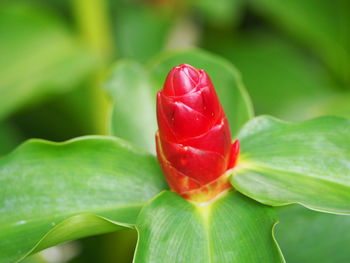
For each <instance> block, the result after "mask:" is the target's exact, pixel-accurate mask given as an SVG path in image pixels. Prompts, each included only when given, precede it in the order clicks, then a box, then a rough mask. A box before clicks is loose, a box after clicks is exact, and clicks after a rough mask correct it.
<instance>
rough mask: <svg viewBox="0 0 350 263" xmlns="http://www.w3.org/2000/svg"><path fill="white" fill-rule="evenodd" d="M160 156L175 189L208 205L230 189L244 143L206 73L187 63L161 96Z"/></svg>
mask: <svg viewBox="0 0 350 263" xmlns="http://www.w3.org/2000/svg"><path fill="white" fill-rule="evenodd" d="M157 118H158V127H159V131H158V132H157V133H156V144H157V156H158V160H159V162H160V164H161V167H162V169H163V172H164V174H165V178H166V180H167V182H168V184H169V186H170V188H171V189H172V190H173V191H174V192H176V193H178V194H180V195H182V196H183V197H185V198H187V199H190V200H193V201H198V202H204V201H209V200H211V199H212V198H214V197H215V196H216V195H217V194H219V193H221V192H223V191H224V190H226V189H228V188H231V185H230V182H229V178H228V177H227V176H226V175H225V172H226V171H227V170H228V169H231V168H233V167H234V165H235V162H236V159H237V156H238V153H239V142H238V141H236V142H234V143H233V144H231V132H230V127H229V124H228V121H227V118H226V115H225V112H224V110H223V108H222V106H221V103H220V101H219V99H218V96H217V95H216V92H215V89H214V86H213V84H212V82H211V80H210V78H209V76H208V75H207V73H206V72H205V71H204V70H197V69H196V68H194V67H192V66H190V65H186V64H182V65H180V66H178V67H175V68H173V69H172V70H171V71H170V73H169V74H168V76H167V78H166V81H165V84H164V88H163V89H162V90H160V91H159V92H158V94H157Z"/></svg>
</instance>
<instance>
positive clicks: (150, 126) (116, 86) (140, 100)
mask: <svg viewBox="0 0 350 263" xmlns="http://www.w3.org/2000/svg"><path fill="white" fill-rule="evenodd" d="M181 63H188V64H191V65H193V66H195V67H197V68H202V69H204V70H206V71H207V72H208V74H209V76H210V77H211V79H212V81H213V83H214V86H215V89H216V91H217V93H218V96H219V98H220V100H221V103H222V105H223V107H224V109H225V112H226V115H227V118H228V120H229V122H230V127H231V132H232V135H236V134H237V132H238V131H239V129H240V128H241V127H242V126H243V124H244V123H246V122H247V121H248V120H249V119H250V118H251V117H252V115H253V110H252V106H251V103H250V99H249V96H248V94H247V93H246V91H245V89H244V87H243V84H242V82H241V79H240V76H239V74H238V73H237V71H236V70H235V68H234V67H233V66H232V65H231V64H229V63H228V62H227V61H226V60H223V59H221V58H219V57H217V56H214V55H212V54H210V53H207V52H205V51H202V50H198V49H193V50H186V51H178V52H170V53H169V52H166V53H163V54H161V55H160V56H159V57H157V58H156V59H155V60H153V61H152V62H151V63H150V65H149V66H148V68H144V67H143V66H142V65H140V64H138V63H136V62H132V61H121V62H119V63H117V64H116V65H115V67H114V68H113V69H112V72H111V74H110V77H109V79H108V81H107V83H106V85H105V88H106V89H107V91H108V92H109V94H110V95H111V97H112V100H113V103H114V109H113V113H112V118H111V125H110V126H111V127H110V130H111V134H112V135H115V136H117V137H121V138H123V139H126V140H129V141H131V142H133V143H134V144H137V145H139V146H142V147H143V148H145V149H147V150H148V151H150V152H152V153H154V152H155V140H154V134H155V132H156V131H157V121H156V94H157V91H158V90H160V89H162V87H163V82H164V81H165V78H166V76H167V75H168V73H169V71H170V70H171V69H172V68H173V67H175V66H178V65H179V64H181Z"/></svg>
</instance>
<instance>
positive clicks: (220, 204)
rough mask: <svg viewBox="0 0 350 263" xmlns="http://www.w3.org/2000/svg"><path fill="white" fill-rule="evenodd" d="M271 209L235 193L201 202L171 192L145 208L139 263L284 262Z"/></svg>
mask: <svg viewBox="0 0 350 263" xmlns="http://www.w3.org/2000/svg"><path fill="white" fill-rule="evenodd" d="M276 222H277V217H276V215H275V213H274V210H273V209H272V208H271V207H267V206H264V205H261V204H259V203H257V202H255V201H253V200H252V199H249V198H246V197H244V196H242V195H241V194H239V193H238V192H236V191H234V192H231V193H229V194H227V195H226V196H224V197H222V198H221V199H219V200H217V201H216V202H214V203H212V204H209V205H206V206H197V205H195V204H192V203H190V202H188V201H187V200H185V199H183V198H182V197H180V196H178V195H176V194H175V193H172V192H169V191H166V192H163V193H161V194H160V195H159V196H157V197H156V198H155V199H153V200H152V201H151V202H150V203H149V204H147V205H146V206H145V207H144V208H143V209H142V210H141V212H140V215H139V217H138V219H137V223H136V228H137V231H138V233H139V240H138V244H137V247H136V252H135V258H134V262H135V263H140V262H142V263H143V262H154V263H156V262H169V263H172V262H174V263H175V262H191V263H196V262H200V263H206V262H220V263H225V262H230V263H232V262H247V263H249V262H283V261H284V260H283V257H282V254H281V253H280V250H279V248H278V246H277V244H276V242H275V240H274V238H273V234H272V230H273V228H274V226H275V224H276Z"/></svg>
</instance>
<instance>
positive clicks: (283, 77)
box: [0, 0, 350, 263]
mask: <svg viewBox="0 0 350 263" xmlns="http://www.w3.org/2000/svg"><path fill="white" fill-rule="evenodd" d="M189 47H199V48H202V49H205V50H208V51H210V52H212V53H216V54H218V55H220V56H222V57H224V58H226V59H227V60H229V61H230V62H231V63H232V64H233V65H235V66H236V68H237V69H238V70H239V71H240V72H241V75H242V78H243V82H244V84H245V87H246V88H247V90H248V92H249V94H250V96H251V98H252V101H253V104H254V108H255V113H256V115H261V114H269V115H273V116H276V117H278V118H282V119H285V120H291V121H300V120H306V119H309V118H313V117H317V116H321V115H336V116H342V117H346V118H350V1H349V0H332V1H330V0H308V1H305V0H284V1H281V0H215V1H213V0H148V1H147V0H143V1H142V0H22V1H20V0H8V1H7V0H1V1H0V155H4V154H6V153H8V152H10V151H11V150H12V149H14V147H16V146H17V145H18V144H20V143H21V142H23V141H24V140H26V139H28V138H32V137H35V138H44V139H49V140H53V141H63V140H67V139H70V138H73V137H77V136H82V135H87V134H108V119H109V114H110V106H111V105H110V101H109V98H108V96H107V95H106V94H105V92H104V90H103V88H102V87H103V83H104V81H105V79H106V75H107V74H108V72H109V69H110V67H111V65H113V64H114V63H115V62H116V61H118V60H120V59H130V60H136V61H138V62H141V63H145V64H146V63H148V61H150V60H151V59H152V58H153V57H154V56H155V55H157V54H158V53H159V52H161V51H164V50H172V49H185V48H189ZM279 215H280V224H279V225H278V226H277V229H276V237H277V239H278V241H279V243H280V246H281V248H282V250H283V252H284V255H285V257H286V260H287V262H311V263H312V262H350V251H349V249H348V245H349V244H350V231H349V229H350V218H349V217H346V216H337V215H325V214H322V215H321V214H318V213H315V212H313V211H308V210H306V209H304V208H302V207H299V206H292V207H288V208H285V209H280V210H279ZM136 239H137V234H136V232H135V231H132V230H123V231H120V232H118V233H112V234H107V235H101V236H96V237H90V238H85V239H82V240H79V241H74V242H69V243H66V244H63V245H60V246H58V247H54V248H50V249H48V250H45V251H43V252H42V253H40V254H39V255H35V256H33V257H30V258H28V259H27V260H26V262H27V263H30V262H32V263H38V262H52V263H55V262H57V263H63V262H70V263H83V262H99V263H110V262H131V261H132V255H133V250H134V247H135V244H136Z"/></svg>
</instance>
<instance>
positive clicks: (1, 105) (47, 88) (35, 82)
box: [0, 3, 99, 119]
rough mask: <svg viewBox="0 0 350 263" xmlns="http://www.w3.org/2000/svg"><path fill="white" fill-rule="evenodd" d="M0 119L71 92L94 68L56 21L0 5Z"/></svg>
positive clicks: (84, 51) (44, 12)
mask: <svg viewBox="0 0 350 263" xmlns="http://www.w3.org/2000/svg"><path fill="white" fill-rule="evenodd" d="M0 35H1V42H0V94H1V97H0V119H3V118H5V117H6V116H7V115H9V114H11V113H12V112H14V111H16V110H18V109H19V108H20V107H22V106H24V105H27V104H32V103H35V102H36V101H37V100H40V99H43V98H45V97H47V96H50V95H54V94H61V93H64V92H67V91H69V90H70V89H72V88H74V87H75V86H76V84H78V83H79V82H80V81H81V80H82V79H83V78H84V77H86V76H87V75H88V74H90V73H91V72H92V70H94V69H95V68H96V66H97V65H98V64H99V63H97V62H98V59H97V57H96V55H95V54H93V53H92V52H91V51H90V50H89V49H87V48H86V47H85V46H84V45H83V43H81V41H79V39H78V38H77V37H76V36H74V34H73V33H72V32H71V31H70V30H69V28H68V27H67V25H65V23H64V22H63V21H61V18H59V17H56V16H55V15H54V14H50V12H48V11H47V10H45V9H44V10H40V8H39V7H37V8H36V7H35V6H30V5H27V4H21V5H20V4H16V3H11V4H4V3H3V4H0Z"/></svg>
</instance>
